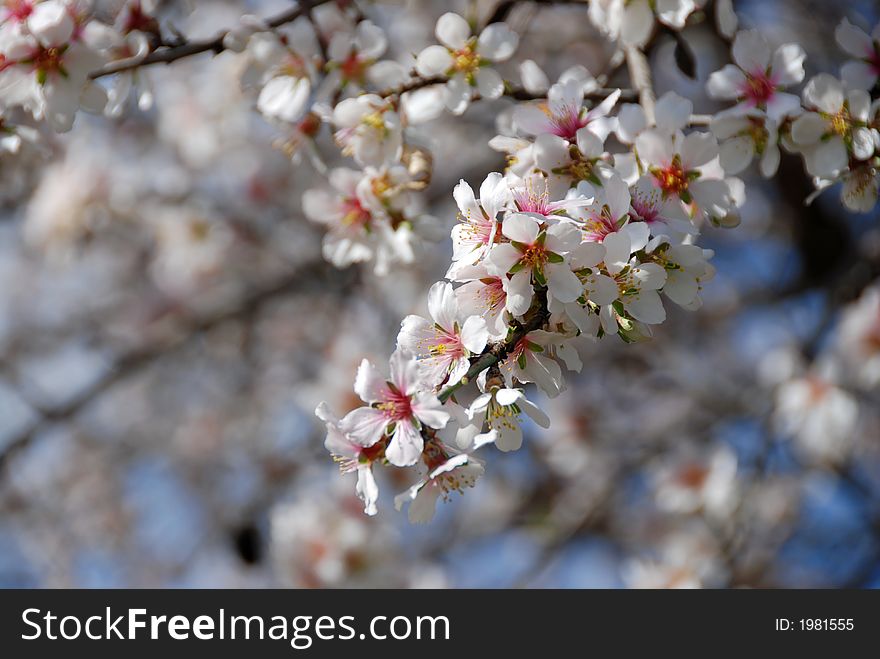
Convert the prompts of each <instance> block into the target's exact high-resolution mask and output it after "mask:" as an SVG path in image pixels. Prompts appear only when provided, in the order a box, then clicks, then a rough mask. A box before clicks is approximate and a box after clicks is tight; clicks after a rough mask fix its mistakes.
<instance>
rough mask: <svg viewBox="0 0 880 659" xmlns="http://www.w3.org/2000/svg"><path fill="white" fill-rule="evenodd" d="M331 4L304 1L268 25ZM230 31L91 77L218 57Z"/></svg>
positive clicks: (101, 70) (320, 0)
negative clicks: (204, 55) (210, 55)
mask: <svg viewBox="0 0 880 659" xmlns="http://www.w3.org/2000/svg"><path fill="white" fill-rule="evenodd" d="M329 1H330V0H303V1H302V2H300V3H299V4H298V5H297V6H296V7H294V8H292V9H288V10H287V11H285V12H282V13H281V14H278V15H277V16H275V17H274V18H270V19H269V20H267V21H266V26H267V27H268V28H269V29H275V28H277V27H281V26H282V25H284V24H286V23H290V22H292V21H295V20H296V19H297V18H300V17H302V16H307V15H308V14H309V13H310V12H311V10H312V9H314V8H315V7H318V6H320V5H323V4H325V3H327V2H329ZM229 32H230V30H224V31H223V32H221V33H220V34H218V35H217V36H216V37H213V38H211V39H202V40H198V41H188V42H186V43H182V44H180V45H177V46H172V47H170V48H159V49H158V50H154V51H153V52H151V53H149V54H148V55H146V56H145V57H139V58H128V59H123V60H117V61H115V62H109V63H107V64H105V65H104V66H102V67H101V68H99V69H97V70H95V71H92V72H91V73H90V74H89V77H90V78H92V79H93V80H94V79H96V78H101V77H103V76H108V75H112V74H114V73H122V72H123V71H130V70H132V69H137V68H140V67H142V66H150V65H152V64H170V63H171V62H176V61H177V60H179V59H183V58H185V57H191V56H192V55H198V54H200V53H207V52H213V53H214V54H215V55H217V54H219V53H222V52H223V51H224V50H226V46H225V45H224V43H223V40H224V39H225V37H226V35H227V34H229Z"/></svg>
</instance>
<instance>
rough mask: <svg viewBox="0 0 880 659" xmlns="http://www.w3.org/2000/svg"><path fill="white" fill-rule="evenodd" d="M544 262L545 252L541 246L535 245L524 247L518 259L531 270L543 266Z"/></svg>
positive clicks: (545, 258)
mask: <svg viewBox="0 0 880 659" xmlns="http://www.w3.org/2000/svg"><path fill="white" fill-rule="evenodd" d="M546 260H547V250H545V249H544V246H543V245H538V244H537V243H536V244H534V245H529V246H528V247H526V249H525V250H524V251H523V253H522V256H521V257H520V262H521V263H524V264H526V265H527V266H529V267H532V268H535V267H537V266H540V265H543V264H544V262H545V261H546Z"/></svg>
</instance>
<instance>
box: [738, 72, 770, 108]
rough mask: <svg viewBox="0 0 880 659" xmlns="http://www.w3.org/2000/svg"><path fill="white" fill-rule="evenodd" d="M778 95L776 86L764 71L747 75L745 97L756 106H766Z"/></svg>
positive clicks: (744, 89)
mask: <svg viewBox="0 0 880 659" xmlns="http://www.w3.org/2000/svg"><path fill="white" fill-rule="evenodd" d="M774 93H776V85H774V84H773V81H772V80H771V79H770V78H769V77H768V76H767V74H766V73H764V72H763V71H759V72H755V73H750V74H748V73H747V74H746V82H745V85H744V88H743V96H745V97H746V98H747V99H748V100H749V101H751V102H752V103H754V104H755V105H766V104H767V101H769V100H770V99H771V98H773V94H774Z"/></svg>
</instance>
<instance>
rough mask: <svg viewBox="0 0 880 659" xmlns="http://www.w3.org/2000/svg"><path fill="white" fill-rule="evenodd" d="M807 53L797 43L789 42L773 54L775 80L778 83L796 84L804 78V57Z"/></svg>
mask: <svg viewBox="0 0 880 659" xmlns="http://www.w3.org/2000/svg"><path fill="white" fill-rule="evenodd" d="M806 57H807V54H806V53H805V52H804V49H803V48H801V47H800V46H799V45H798V44H796V43H787V44H784V45H782V46H780V47H779V48H777V49H776V53H775V54H774V55H773V64H772V67H773V81H774V82H775V83H776V84H777V85H796V84H798V83H800V82H801V81H802V80H803V79H804V59H806Z"/></svg>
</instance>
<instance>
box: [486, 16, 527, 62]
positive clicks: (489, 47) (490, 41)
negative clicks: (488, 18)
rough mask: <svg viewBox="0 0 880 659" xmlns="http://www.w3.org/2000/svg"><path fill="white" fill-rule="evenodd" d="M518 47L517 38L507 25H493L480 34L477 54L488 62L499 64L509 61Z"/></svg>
mask: <svg viewBox="0 0 880 659" xmlns="http://www.w3.org/2000/svg"><path fill="white" fill-rule="evenodd" d="M518 45H519V36H518V35H517V34H516V32H514V31H512V30H511V29H510V28H509V27H508V26H507V23H493V24H492V25H489V26H487V27H486V28H485V29H484V30H483V31H482V32H481V33H480V38H479V40H478V42H477V52H478V53H479V54H480V55H482V56H483V57H485V58H486V59H488V60H491V61H493V62H501V61H503V60H506V59H509V58H510V56H511V55H513V53H514V51H515V50H516V47H517V46H518Z"/></svg>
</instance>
